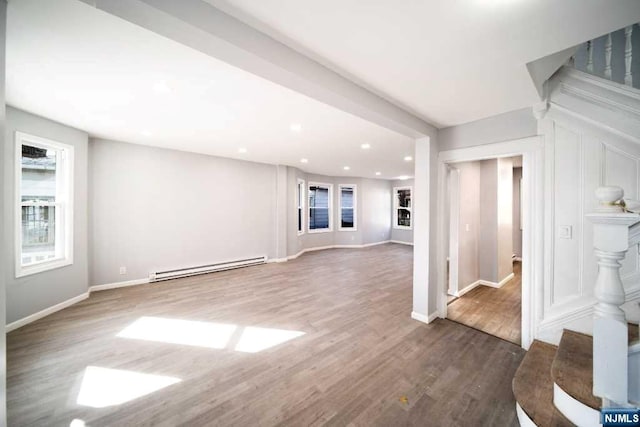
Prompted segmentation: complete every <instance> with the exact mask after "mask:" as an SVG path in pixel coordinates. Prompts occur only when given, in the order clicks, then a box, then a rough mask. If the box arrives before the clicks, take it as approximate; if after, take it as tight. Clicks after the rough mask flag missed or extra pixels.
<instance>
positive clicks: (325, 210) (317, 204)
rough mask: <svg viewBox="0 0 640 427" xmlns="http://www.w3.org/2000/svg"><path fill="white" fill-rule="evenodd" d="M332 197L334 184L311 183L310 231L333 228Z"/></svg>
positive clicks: (318, 231) (309, 197)
mask: <svg viewBox="0 0 640 427" xmlns="http://www.w3.org/2000/svg"><path fill="white" fill-rule="evenodd" d="M332 197H333V185H331V184H316V183H309V195H308V200H309V233H321V232H325V231H331V230H332V229H333V220H332V218H331V206H332V202H331V199H332Z"/></svg>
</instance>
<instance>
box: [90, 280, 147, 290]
mask: <svg viewBox="0 0 640 427" xmlns="http://www.w3.org/2000/svg"><path fill="white" fill-rule="evenodd" d="M147 283H149V279H148V278H146V279H137V280H127V281H125V282H115V283H106V284H104V285H93V286H90V287H89V292H90V293H91V292H97V291H106V290H107V289H116V288H125V287H127V286H136V285H144V284H147Z"/></svg>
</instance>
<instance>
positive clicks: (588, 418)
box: [553, 383, 601, 427]
mask: <svg viewBox="0 0 640 427" xmlns="http://www.w3.org/2000/svg"><path fill="white" fill-rule="evenodd" d="M553 404H554V406H555V407H556V408H558V411H560V412H561V413H562V415H564V416H565V417H566V418H567V419H568V420H569V421H571V422H572V423H574V424H575V425H577V426H584V427H597V426H599V425H601V424H600V411H596V410H595V409H593V408H591V407H589V406H587V405H585V404H584V403H582V402H580V401H578V400H576V399H575V398H574V397H573V396H571V395H569V393H567V392H566V391H564V390H563V389H562V388H561V387H560V386H558V384H556V383H553Z"/></svg>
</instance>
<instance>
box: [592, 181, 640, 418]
mask: <svg viewBox="0 0 640 427" xmlns="http://www.w3.org/2000/svg"><path fill="white" fill-rule="evenodd" d="M623 196H624V192H623V190H622V189H621V188H620V187H600V188H598V189H597V190H596V197H597V199H598V201H599V203H600V204H599V207H598V208H597V209H596V212H595V213H592V214H589V215H587V217H588V218H589V220H590V221H591V222H592V223H593V242H594V247H595V254H596V257H597V259H598V267H599V270H598V277H597V279H596V285H595V290H594V295H595V297H596V299H597V303H596V305H595V307H594V321H593V323H594V324H593V394H594V395H595V396H598V397H601V398H602V401H603V406H604V407H610V406H620V405H624V406H626V405H627V404H628V392H629V389H628V361H627V354H628V336H627V321H626V319H625V314H624V311H622V309H621V308H620V306H621V305H622V304H623V303H624V302H625V292H624V286H623V284H622V279H621V277H620V267H621V264H620V261H622V260H623V259H624V257H625V255H626V252H627V249H628V248H629V226H631V225H633V224H635V223H637V222H638V220H639V219H640V216H639V215H637V214H632V213H626V212H625V211H624V209H623V208H622V207H621V206H620V205H619V204H617V202H618V201H619V200H621V199H622V197H623Z"/></svg>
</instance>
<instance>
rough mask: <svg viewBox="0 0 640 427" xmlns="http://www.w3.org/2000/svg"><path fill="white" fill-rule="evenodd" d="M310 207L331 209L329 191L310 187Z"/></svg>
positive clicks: (323, 188) (324, 188) (325, 188)
mask: <svg viewBox="0 0 640 427" xmlns="http://www.w3.org/2000/svg"><path fill="white" fill-rule="evenodd" d="M309 207H310V208H329V189H328V188H327V187H318V186H315V185H312V186H310V187H309Z"/></svg>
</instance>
